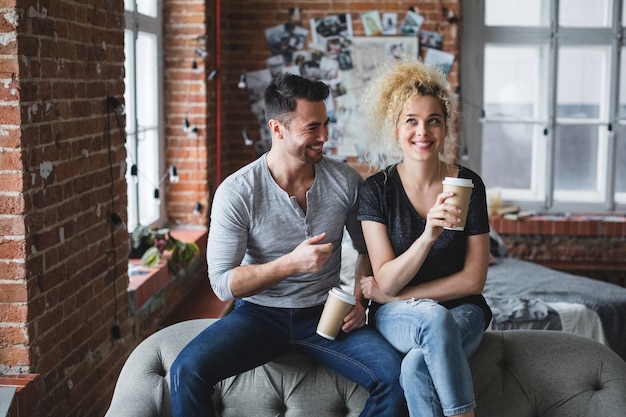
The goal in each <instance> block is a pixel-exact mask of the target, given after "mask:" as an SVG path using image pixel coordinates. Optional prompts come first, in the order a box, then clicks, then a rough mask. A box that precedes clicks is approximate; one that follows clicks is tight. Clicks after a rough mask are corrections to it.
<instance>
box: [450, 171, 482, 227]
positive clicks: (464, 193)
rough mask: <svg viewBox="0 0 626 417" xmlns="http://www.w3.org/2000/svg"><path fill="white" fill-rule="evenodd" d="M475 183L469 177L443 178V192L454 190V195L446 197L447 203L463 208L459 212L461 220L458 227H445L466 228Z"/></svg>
mask: <svg viewBox="0 0 626 417" xmlns="http://www.w3.org/2000/svg"><path fill="white" fill-rule="evenodd" d="M473 188H474V184H473V183H472V180H470V179H468V178H454V177H446V178H444V180H443V192H444V193H445V192H449V191H452V192H453V193H454V195H453V196H452V197H449V198H447V199H446V203H449V204H454V205H455V206H457V207H459V208H460V209H461V213H458V217H459V218H460V219H461V221H460V222H459V223H458V224H457V225H456V227H444V229H448V230H458V231H462V230H464V229H465V222H466V221H467V211H468V210H469V202H470V197H471V196H472V189H473Z"/></svg>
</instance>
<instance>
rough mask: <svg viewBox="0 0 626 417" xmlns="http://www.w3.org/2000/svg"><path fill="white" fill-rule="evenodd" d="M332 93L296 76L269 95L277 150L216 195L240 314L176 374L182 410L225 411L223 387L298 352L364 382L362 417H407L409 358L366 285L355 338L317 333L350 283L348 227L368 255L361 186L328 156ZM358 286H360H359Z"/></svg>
mask: <svg viewBox="0 0 626 417" xmlns="http://www.w3.org/2000/svg"><path fill="white" fill-rule="evenodd" d="M328 95H329V89H328V87H327V86H326V85H325V84H324V83H322V82H317V81H309V80H307V79H304V78H302V77H299V76H296V75H293V74H282V75H279V76H278V77H277V78H275V79H274V80H273V81H272V83H271V84H270V85H269V86H268V87H267V89H266V90H265V94H264V99H265V115H266V119H267V120H268V125H269V128H270V131H271V134H272V148H271V149H270V151H268V152H267V153H266V154H265V155H263V156H261V157H260V158H259V159H257V160H256V161H254V162H252V163H251V164H249V165H247V166H245V167H243V168H241V169H240V170H239V171H237V172H236V173H234V174H233V175H231V176H229V177H228V178H226V179H225V180H224V182H223V183H222V184H221V185H220V187H219V188H218V190H217V191H216V193H215V198H214V199H213V207H212V212H211V227H210V230H209V242H208V248H207V260H208V265H209V277H210V281H211V286H212V288H213V290H214V292H215V293H216V295H217V296H218V297H219V298H220V299H222V300H228V299H232V300H236V301H235V308H234V310H233V311H232V312H230V313H229V314H228V315H226V316H225V317H224V318H222V319H221V320H219V321H218V322H216V323H214V324H213V325H211V326H210V327H208V328H207V329H205V330H204V331H203V332H202V333H200V334H199V335H198V336H197V337H196V338H195V339H194V340H192V341H191V342H190V343H189V344H188V345H187V346H186V347H185V348H184V349H183V350H182V351H181V353H180V355H179V356H178V358H177V359H176V361H175V362H174V364H173V365H172V368H171V393H172V408H173V414H174V416H176V417H193V416H203V417H204V416H213V415H215V414H214V413H215V412H214V409H213V403H212V401H211V396H212V394H213V392H214V389H213V386H214V385H215V384H216V383H217V382H219V381H221V380H222V379H224V378H227V377H229V376H232V375H236V374H239V373H242V372H244V371H247V370H249V369H252V368H254V367H256V366H259V365H261V364H264V363H266V362H268V361H270V360H272V359H273V358H275V357H276V356H278V355H280V354H281V353H284V352H285V351H287V350H289V349H295V350H298V351H301V352H303V353H305V354H307V355H309V356H310V357H312V358H313V359H315V360H316V361H318V362H319V363H321V364H323V365H325V366H326V367H328V368H330V369H332V370H334V371H336V372H338V373H339V374H341V375H343V376H345V377H347V378H349V379H351V380H353V381H355V382H357V383H358V384H360V385H362V386H364V387H365V388H366V389H367V390H368V391H369V393H370V397H369V399H368V401H367V403H366V406H365V409H364V410H363V412H362V414H361V415H362V416H376V417H384V416H390V417H391V416H393V417H398V416H404V415H406V413H407V412H406V404H405V401H404V397H403V392H402V389H401V387H400V385H399V379H398V378H399V375H400V357H399V356H398V354H397V352H396V351H395V350H394V349H393V348H392V347H391V346H390V345H389V344H387V342H385V341H384V339H383V338H382V337H381V336H380V335H379V334H378V333H377V332H376V331H375V330H373V329H370V328H368V327H364V324H365V308H364V304H363V302H362V301H363V300H362V295H361V294H360V291H359V290H358V288H357V289H356V290H355V295H356V297H357V300H358V301H359V302H357V304H356V306H355V307H354V308H353V309H352V310H351V311H350V312H349V313H348V315H347V317H346V319H345V321H344V324H343V327H342V329H343V331H344V333H343V334H341V335H340V336H339V337H337V338H336V339H335V340H328V339H325V338H323V337H321V336H319V335H318V334H317V333H316V327H317V322H318V320H319V318H320V315H321V312H322V309H323V304H324V302H325V300H326V297H327V294H328V290H329V289H330V288H332V287H335V286H338V285H339V271H340V264H341V239H342V234H343V230H344V226H345V227H346V229H347V230H348V232H349V233H350V236H351V237H352V240H353V242H354V245H355V248H356V249H357V250H358V251H359V252H360V253H361V255H359V260H358V261H357V267H356V274H357V276H359V277H360V276H364V275H367V272H368V269H367V268H368V267H369V259H368V257H367V255H366V254H365V252H366V250H365V243H364V239H363V234H362V231H361V227H360V224H359V223H358V222H357V220H356V209H357V206H356V204H357V191H358V187H359V185H360V183H361V182H362V179H361V177H360V176H359V174H358V173H357V172H356V171H355V170H354V169H352V168H350V167H349V166H348V165H346V164H344V163H341V162H338V161H333V160H329V159H323V158H322V149H323V145H324V143H325V142H326V141H327V140H328V121H329V119H328V115H327V113H326V106H325V103H324V100H325V99H326V98H327V97H328ZM356 282H358V279H357V280H356Z"/></svg>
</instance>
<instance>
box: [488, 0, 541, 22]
mask: <svg viewBox="0 0 626 417" xmlns="http://www.w3.org/2000/svg"><path fill="white" fill-rule="evenodd" d="M548 5H549V2H547V1H543V0H485V24H486V25H487V26H547V25H548V22H549V19H548V11H549V10H548Z"/></svg>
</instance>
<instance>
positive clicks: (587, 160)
mask: <svg viewBox="0 0 626 417" xmlns="http://www.w3.org/2000/svg"><path fill="white" fill-rule="evenodd" d="M598 129H599V128H598V127H597V126H588V125H587V126H585V125H566V126H559V127H558V128H557V132H556V133H557V134H556V146H555V148H556V149H555V168H554V188H555V190H556V191H596V188H597V181H598V142H599V140H598Z"/></svg>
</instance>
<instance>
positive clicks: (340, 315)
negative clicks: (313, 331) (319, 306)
mask: <svg viewBox="0 0 626 417" xmlns="http://www.w3.org/2000/svg"><path fill="white" fill-rule="evenodd" d="M354 305H356V297H355V296H354V295H353V294H350V293H349V292H347V291H344V290H342V289H341V288H337V287H335V288H331V289H330V290H329V291H328V298H326V303H325V304H324V310H322V316H321V317H320V321H319V323H318V324H317V334H319V335H320V336H322V337H325V338H326V339H330V340H335V338H336V337H337V335H338V334H339V331H340V330H341V326H342V325H343V319H344V318H345V317H346V314H348V312H349V311H350V310H351V309H352V307H353V306H354Z"/></svg>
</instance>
